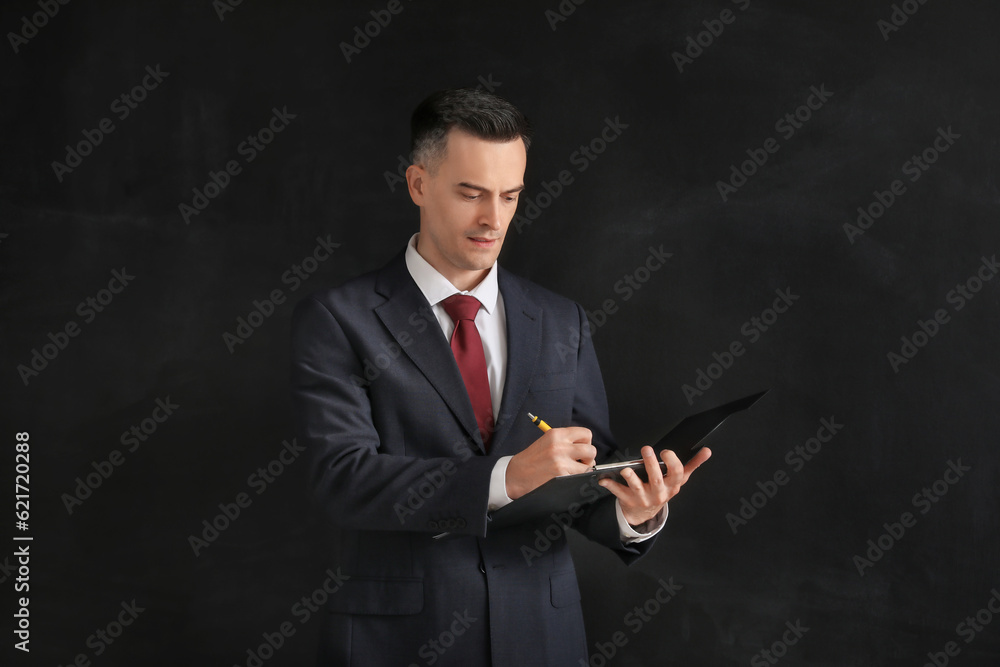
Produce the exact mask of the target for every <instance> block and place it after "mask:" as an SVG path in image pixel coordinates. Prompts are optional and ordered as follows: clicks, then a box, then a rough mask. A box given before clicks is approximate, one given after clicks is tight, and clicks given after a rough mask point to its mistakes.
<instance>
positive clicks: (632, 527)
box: [292, 89, 710, 667]
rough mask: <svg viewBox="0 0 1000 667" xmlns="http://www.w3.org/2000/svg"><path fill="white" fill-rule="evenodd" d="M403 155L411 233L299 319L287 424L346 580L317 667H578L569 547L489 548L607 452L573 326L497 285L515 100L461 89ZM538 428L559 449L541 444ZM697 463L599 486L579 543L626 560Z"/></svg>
mask: <svg viewBox="0 0 1000 667" xmlns="http://www.w3.org/2000/svg"><path fill="white" fill-rule="evenodd" d="M412 133H413V136H412V143H413V146H412V149H413V154H412V159H413V165H412V166H411V167H409V169H408V170H407V172H406V178H407V185H408V188H409V192H410V197H411V198H412V199H413V202H414V203H415V204H416V205H417V206H418V207H419V208H420V231H419V233H417V234H415V235H414V236H413V237H412V238H411V239H410V241H409V243H408V244H407V246H406V249H405V251H403V252H400V253H399V254H398V255H397V256H396V257H395V258H394V259H393V260H392V261H391V262H389V264H387V265H386V266H384V267H382V268H381V269H379V270H378V271H375V272H373V273H370V274H367V275H364V276H361V277H359V278H356V279H354V280H352V281H349V282H348V283H346V284H344V285H342V286H340V287H338V288H335V289H332V290H328V291H325V292H321V293H318V294H315V295H312V296H311V297H309V298H307V299H305V300H304V301H303V302H302V303H300V304H299V305H298V307H297V308H296V311H295V316H294V322H293V336H292V395H293V402H294V408H295V417H296V420H297V424H298V429H299V434H300V438H301V440H302V441H303V442H304V444H305V446H306V447H307V448H308V451H309V454H310V457H311V459H312V462H313V465H314V468H313V485H314V491H315V494H316V496H317V498H318V500H319V502H320V503H321V505H322V507H323V508H324V510H325V511H326V513H327V515H328V516H329V518H330V520H331V522H332V523H333V525H334V526H335V529H336V531H337V532H336V535H335V538H336V539H335V540H334V542H335V544H336V553H334V554H331V559H332V562H333V563H334V564H336V565H338V566H339V567H340V568H341V570H342V571H343V573H344V574H345V575H346V577H347V579H346V581H345V583H344V585H343V587H342V588H341V589H340V590H339V591H338V592H337V593H335V594H333V595H332V596H331V600H330V603H329V607H328V611H329V616H328V619H327V620H326V623H327V626H326V628H324V639H323V646H322V649H321V657H320V662H319V664H321V665H338V666H339V665H352V666H364V667H379V666H381V665H386V666H390V665H391V666H392V667H400V666H403V667H405V666H407V665H431V664H435V665H461V666H463V667H475V666H478V665H493V667H513V666H515V665H516V666H518V667H525V666H528V665H544V666H546V667H552V666H560V665H566V666H570V665H572V666H573V667H576V666H577V665H579V664H586V661H587V648H586V639H585V636H584V630H583V620H582V614H581V609H580V593H579V589H578V587H577V582H576V574H575V571H574V568H573V562H572V559H571V556H570V553H569V548H568V546H567V543H566V539H565V537H564V536H560V537H559V538H558V539H556V540H554V544H553V545H552V546H551V547H550V548H549V549H548V550H546V551H544V553H543V552H537V551H530V552H529V553H530V554H531V555H530V557H526V556H525V553H526V552H525V550H524V549H523V547H526V546H530V545H532V544H534V542H535V541H536V539H537V535H536V534H535V531H537V530H539V528H545V526H546V524H545V523H544V522H540V523H528V524H524V525H518V526H514V527H506V528H491V527H490V511H491V510H494V509H496V508H498V507H500V506H502V505H504V504H506V503H508V502H510V501H511V500H512V499H516V498H518V497H520V496H522V495H524V494H525V493H527V492H528V491H530V490H532V489H534V488H536V487H538V486H540V485H541V484H543V483H544V482H545V481H547V480H549V479H551V478H552V477H554V476H557V475H564V474H572V473H579V472H584V471H586V470H587V469H589V468H590V467H591V466H592V465H593V464H594V462H595V461H597V460H601V459H605V458H607V457H608V456H609V455H610V453H611V452H612V450H613V441H612V437H611V433H610V431H609V428H608V409H607V400H606V397H605V393H604V386H603V381H602V379H601V374H600V370H599V368H598V364H597V359H596V356H595V354H594V349H593V345H592V343H591V340H590V336H589V329H588V325H587V319H586V316H585V314H584V311H583V309H582V308H581V307H580V306H579V305H577V304H575V303H573V302H571V301H569V300H567V299H565V298H563V297H559V296H557V295H555V294H553V293H551V292H549V291H548V290H545V289H543V288H541V287H539V286H537V285H535V284H533V283H530V282H528V281H525V280H523V279H521V278H518V277H516V276H514V275H511V274H510V273H507V272H506V271H504V270H503V269H500V268H499V267H498V266H497V262H496V260H497V256H498V254H499V252H500V248H501V246H502V245H503V242H504V240H505V238H506V233H507V229H508V225H509V224H510V221H511V219H512V217H513V216H514V211H515V208H516V206H517V200H518V195H519V193H520V192H521V191H522V190H523V188H524V183H523V179H524V170H525V163H526V155H527V149H528V146H529V143H530V129H529V126H528V123H527V121H526V120H525V118H524V117H523V116H522V115H521V113H520V112H519V111H518V110H517V109H516V108H514V107H513V106H512V105H510V104H509V103H508V102H506V101H505V100H503V99H501V98H499V97H497V96H495V95H492V94H489V93H485V92H480V91H475V90H468V89H462V90H450V91H442V92H439V93H435V94H433V95H431V96H430V97H429V98H427V99H426V100H425V101H424V102H423V103H421V104H420V105H419V106H418V107H417V109H416V110H415V111H414V114H413V119H412ZM455 295H459V296H457V297H456V296H455ZM529 410H530V411H531V412H534V413H535V414H538V415H540V416H543V417H544V418H545V419H546V420H547V421H548V422H550V423H551V424H553V425H555V426H557V428H553V429H551V430H549V431H548V432H545V433H544V434H541V431H539V430H538V429H537V427H536V426H534V425H533V424H532V423H531V421H530V420H529V419H528V417H527V416H526V413H527V412H528V411H529ZM540 434H541V435H540ZM709 455H710V452H708V451H707V450H702V453H700V454H699V455H698V456H697V457H695V458H694V459H692V460H691V461H690V462H689V463H688V465H687V466H686V467H685V466H682V465H681V463H680V461H679V460H678V459H677V457H676V456H675V455H674V454H673V453H672V452H664V454H663V460H664V461H665V462H666V465H667V474H666V476H662V475H661V473H660V469H659V465H658V461H656V459H655V456H654V454H653V452H652V449H651V448H649V447H646V448H644V449H643V457H644V459H645V461H646V469H647V471H648V472H649V479H650V481H649V483H643V482H642V481H640V480H639V478H638V476H637V475H635V474H634V473H631V471H629V474H628V475H627V477H626V481H627V485H622V484H617V483H615V482H611V481H603V482H602V485H605V486H606V488H608V489H609V490H610V491H611V493H612V494H613V495H614V497H611V496H609V497H608V498H606V499H604V500H602V501H599V502H597V503H595V504H593V505H592V506H590V508H589V509H588V511H586V512H585V513H584V514H583V515H582V516H581V517H579V518H578V519H576V520H575V521H574V523H573V527H574V528H575V529H577V530H579V531H580V532H582V533H583V534H585V535H587V536H588V537H589V538H590V539H592V540H595V541H597V542H599V543H601V544H604V545H606V546H608V547H609V548H611V549H613V550H615V551H616V552H617V553H618V554H619V555H620V556H621V557H622V559H623V560H625V561H626V562H629V561H632V560H634V559H635V558H638V557H639V556H640V555H641V554H642V553H644V552H645V551H646V550H648V548H649V546H650V544H651V542H650V541H649V538H650V537H652V535H653V534H655V532H656V531H657V530H659V528H660V526H661V525H662V523H663V521H664V520H665V517H666V502H667V500H668V499H669V498H670V497H672V496H673V495H674V494H676V493H677V492H678V490H679V489H680V487H681V485H683V484H684V482H685V481H687V478H688V476H689V475H690V474H691V472H692V471H693V470H694V469H695V468H697V467H698V465H700V464H701V463H702V462H703V461H704V460H706V459H707V458H708V456H709ZM550 532H551V531H550ZM443 534H444V535H443ZM581 660H582V661H583V663H581V662H580V661H581Z"/></svg>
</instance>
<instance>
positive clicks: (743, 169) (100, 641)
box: [0, 0, 1000, 667]
mask: <svg viewBox="0 0 1000 667" xmlns="http://www.w3.org/2000/svg"><path fill="white" fill-rule="evenodd" d="M998 18H1000V12H998V10H997V8H996V6H995V4H994V3H989V2H986V1H985V0H980V1H978V2H975V1H971V0H969V1H966V2H955V3H944V2H923V1H921V2H918V1H917V0H903V1H901V2H895V3H893V2H889V1H888V0H886V1H885V2H858V1H853V0H852V1H847V2H840V3H810V2H788V1H781V0H771V1H767V0H734V1H733V2H727V1H723V0H717V1H715V2H706V3H695V2H687V1H685V2H674V3H662V2H652V1H645V2H631V3H597V2H582V0H575V1H570V0H562V1H558V0H551V1H550V2H535V3H529V2H521V1H513V2H505V3H478V4H476V3H417V2H410V1H409V0H401V1H400V2H398V3H394V2H382V1H381V0H375V1H373V2H371V3H363V2H339V3H335V4H334V3H321V2H285V3H278V2H269V3H265V2H259V1H258V2H254V1H246V2H240V1H238V0H215V1H214V2H211V1H209V0H204V1H202V2H155V3H125V2H89V3H84V2H66V3H61V2H56V1H55V0H38V1H36V2H31V1H29V0H19V1H18V2H9V3H5V4H4V6H3V8H2V10H0V27H2V28H3V32H4V34H5V42H6V43H5V45H4V47H2V48H3V49H4V51H5V52H4V55H3V65H2V68H3V79H2V81H3V104H2V105H0V118H2V125H0V126H2V137H3V138H2V142H3V143H2V151H0V155H2V159H0V207H2V208H0V320H2V340H3V344H2V355H3V364H2V371H3V372H2V374H0V376H2V379H0V382H2V391H3V401H2V408H0V410H2V413H3V419H2V423H3V431H2V439H3V442H4V443H5V444H4V447H3V448H2V450H3V453H2V456H0V460H2V463H0V467H2V469H3V470H4V471H5V472H4V479H5V480H6V483H5V485H4V488H5V491H4V497H3V503H4V505H5V506H6V507H10V506H11V505H14V503H15V500H16V499H15V497H14V496H15V492H16V488H15V487H14V484H15V477H14V476H15V474H16V473H17V472H18V469H17V467H16V466H17V465H18V464H21V463H22V462H21V461H18V460H17V459H15V456H16V453H17V444H18V435H17V434H18V433H27V434H28V436H22V439H23V438H27V439H28V441H29V447H28V449H30V462H29V463H28V466H29V467H30V485H29V486H30V511H29V522H27V523H28V524H29V525H28V528H27V530H24V531H21V530H18V528H17V525H16V521H17V520H19V519H17V516H16V515H15V517H10V515H8V519H7V521H8V523H6V524H5V529H4V533H5V540H6V544H7V546H5V547H4V548H3V551H2V552H0V559H2V560H0V564H2V565H3V570H2V572H0V579H2V590H3V592H4V607H3V609H4V616H5V619H6V621H5V622H4V624H3V627H5V628H10V629H17V627H18V624H19V623H20V622H21V621H20V619H18V618H16V617H15V616H14V614H17V613H20V612H19V609H20V606H19V604H18V599H19V598H20V597H21V596H22V594H21V593H19V592H18V589H17V586H18V585H19V582H18V578H19V576H20V575H19V573H18V567H19V565H18V563H17V556H16V555H15V554H16V552H17V550H18V549H21V548H23V547H24V545H25V544H30V565H29V566H28V567H29V570H30V572H29V579H28V583H30V594H28V597H30V603H29V605H28V609H29V612H30V633H31V634H30V638H31V642H30V648H31V652H30V655H27V654H24V653H23V652H21V651H17V650H15V649H14V647H13V645H14V643H15V642H16V641H17V636H16V635H14V634H12V633H11V632H10V631H9V630H8V631H5V633H4V636H5V637H6V639H5V644H6V645H5V647H4V650H5V651H7V652H8V653H7V655H8V656H10V657H9V658H8V659H5V664H32V665H35V664H37V665H42V664H46V665H50V664H60V665H68V664H73V662H74V660H78V658H77V656H80V655H83V656H84V658H83V659H84V660H91V661H92V662H93V664H95V665H97V664H100V665H108V666H110V665H136V664H142V665H174V664H192V665H209V664H227V665H228V664H233V665H236V664H240V665H243V664H247V663H248V660H250V658H248V651H251V652H252V651H255V650H257V649H258V647H259V646H260V645H261V644H262V642H265V639H266V637H265V635H266V633H273V632H274V631H275V630H276V629H277V628H279V627H280V626H281V624H282V623H285V622H289V623H291V624H292V626H291V627H292V628H293V629H294V630H295V632H294V634H293V635H292V636H290V637H287V638H285V639H284V640H283V641H282V645H281V646H280V648H277V649H276V650H275V655H274V657H272V658H271V659H269V660H267V661H266V662H265V664H281V665H306V664H312V660H313V656H314V652H315V647H316V638H317V635H318V630H319V627H318V626H319V622H318V621H316V620H315V617H314V615H313V614H312V613H311V612H310V613H307V611H306V610H307V607H304V606H302V605H300V604H299V603H300V600H301V598H302V597H303V596H308V595H309V594H311V593H312V592H313V591H314V590H315V589H316V588H317V587H318V586H321V584H322V583H323V582H324V581H325V580H326V579H327V578H328V577H329V576H330V575H329V574H328V568H329V567H330V564H329V563H326V562H325V560H324V558H323V553H324V540H323V538H322V534H323V521H322V519H321V518H320V516H319V513H318V512H317V511H316V510H315V509H313V508H311V507H310V505H309V503H308V500H307V494H306V493H305V491H304V489H305V487H306V486H307V483H308V480H307V475H306V472H307V471H306V466H305V464H303V463H301V460H300V459H299V458H297V456H296V454H297V452H296V449H295V443H294V442H293V440H292V439H293V437H294V435H293V428H292V424H291V420H290V417H289V401H288V396H287V394H288V391H287V347H288V324H289V317H290V314H291V311H292V308H293V304H294V302H296V301H297V300H298V299H300V298H302V297H303V296H304V295H305V294H307V293H308V292H310V291H312V290H315V289H320V288H322V287H325V286H332V285H335V284H338V283H340V282H343V281H344V280H347V279H348V278H350V277H353V276H355V275H358V274H359V273H361V272H363V271H366V270H369V269H372V268H375V267H378V266H380V265H381V264H383V263H384V262H385V261H386V260H388V259H389V258H390V257H391V256H392V255H394V254H396V253H397V252H398V251H399V250H400V249H401V248H402V246H403V244H404V243H405V241H406V239H407V238H408V237H409V235H410V234H411V233H412V232H413V231H415V230H416V224H417V217H416V210H415V208H414V207H413V205H412V203H411V202H410V201H409V198H408V196H407V193H406V190H405V187H404V186H402V185H401V184H400V179H399V170H400V169H401V168H402V167H405V164H406V155H407V151H408V140H409V137H408V120H409V114H410V112H411V110H412V109H413V107H414V106H415V105H416V104H417V103H418V102H419V101H420V100H421V99H422V98H423V97H424V96H425V95H426V94H427V93H428V92H430V91H432V90H436V89H440V88H444V87H451V86H462V85H471V86H477V85H478V86H485V87H489V88H490V89H491V90H495V91H496V92H497V93H498V94H501V95H503V96H505V97H507V98H508V99H510V100H511V101H513V102H514V103H515V104H517V105H518V106H519V107H520V108H522V109H523V110H524V111H525V113H526V114H527V115H528V116H529V117H530V118H531V120H532V122H533V124H534V126H535V128H536V137H535V141H534V143H533V145H532V147H531V150H530V151H529V161H528V171H527V174H526V185H527V190H526V192H525V194H524V198H523V200H522V203H521V205H520V209H519V211H518V215H517V217H516V218H515V221H514V223H513V225H514V226H513V229H512V232H511V234H510V235H509V237H508V240H507V243H506V244H505V248H504V252H503V254H502V255H501V263H502V264H503V265H504V266H505V267H507V268H508V269H510V270H512V271H514V272H515V273H519V274H521V275H524V276H526V277H528V278H530V279H532V280H534V281H536V282H539V283H541V284H543V285H545V286H546V287H549V288H551V289H553V290H555V291H557V292H559V293H562V294H565V295H566V296H568V297H571V298H573V299H575V300H576V301H578V302H579V303H580V304H582V305H583V307H584V308H586V309H587V310H588V311H589V312H590V316H591V322H592V324H593V327H594V341H595V345H596V347H597V352H598V356H599V359H600V361H601V365H602V370H603V373H604V378H605V384H606V386H607V389H608V394H609V397H610V408H611V415H612V420H613V421H612V426H613V427H614V429H615V431H616V435H617V436H618V438H619V440H620V441H621V442H623V443H626V444H634V445H638V444H641V443H642V442H643V441H644V439H645V438H649V437H651V436H652V435H654V432H655V431H656V430H657V429H658V428H659V427H660V426H662V424H663V423H665V422H666V423H669V422H673V421H676V420H678V419H680V418H681V417H683V416H684V415H685V414H689V413H691V412H695V411H697V410H699V409H704V408H707V407H711V406H712V405H716V404H720V403H723V402H725V401H726V400H731V399H733V398H737V397H739V396H743V395H746V394H748V393H751V392H753V391H756V390H758V389H762V388H766V387H769V388H770V389H771V392H770V393H769V394H768V396H767V397H766V399H765V400H762V401H761V403H760V404H758V405H757V406H755V408H754V409H753V410H752V411H751V412H749V413H747V414H746V415H743V416H742V418H741V419H740V420H739V423H738V424H736V423H734V424H732V425H727V427H726V428H724V429H720V430H719V431H718V432H716V433H715V434H713V435H712V436H711V442H710V445H711V446H713V448H714V450H715V456H714V457H713V458H712V460H711V461H710V462H709V463H707V464H706V465H705V466H704V467H703V468H702V469H701V470H700V471H699V472H698V474H697V475H696V476H695V477H693V478H692V481H691V482H690V484H689V486H688V487H687V488H685V490H684V491H683V492H682V494H681V495H680V496H678V498H677V499H676V500H675V501H673V502H672V503H671V510H670V512H671V515H670V519H669V521H668V524H667V527H666V528H665V532H664V534H663V535H662V536H661V537H660V539H659V542H658V544H657V545H656V547H655V549H654V551H653V552H652V553H651V554H650V555H649V556H647V557H646V558H644V559H642V560H640V561H639V562H638V563H637V564H635V565H634V566H633V567H631V568H626V567H624V566H623V565H622V564H621V563H620V562H619V561H618V560H617V559H616V558H615V557H614V556H613V555H612V554H610V553H609V552H607V551H604V550H602V549H600V548H599V547H596V546H594V545H592V544H590V543H588V542H586V541H585V540H583V539H582V538H581V539H578V538H577V537H576V536H573V537H572V539H573V542H572V546H573V549H574V553H575V555H576V562H577V566H578V574H579V580H580V585H581V588H582V591H583V595H584V611H585V619H586V625H587V632H588V641H589V642H590V648H591V653H592V658H591V661H590V664H591V665H593V666H594V667H598V666H600V665H652V664H657V665H659V664H694V665H717V664H747V663H748V662H749V663H750V664H752V665H763V664H776V663H777V662H778V661H780V662H781V664H788V665H792V664H808V665H838V666H841V665H881V664H913V665H922V664H925V663H926V664H952V663H954V664H962V665H987V664H990V665H992V664H995V663H996V660H997V658H998V656H1000V627H998V625H1000V623H998V622H996V620H995V616H996V610H997V609H1000V594H998V593H997V590H998V588H997V587H998V586H1000V580H998V578H997V577H998V570H997V563H998V562H1000V531H998V520H997V514H996V510H997V507H998V500H1000V497H998V494H1000V492H998V490H997V489H998V488H1000V485H998V484H997V482H998V472H1000V468H998V463H997V456H996V454H995V452H996V447H997V444H998V440H997V435H996V434H997V432H998V431H1000V417H998V411H997V410H996V405H997V403H998V400H1000V382H998V377H1000V365H998V362H1000V357H998V354H997V352H996V348H995V344H996V341H997V339H998V334H1000V326H998V317H997V312H998V311H997V306H998V301H1000V280H994V278H995V277H996V275H997V273H998V271H1000V267H998V265H997V260H996V255H997V253H998V251H1000V233H998V231H997V220H998V216H997V213H998V202H1000V195H998V190H997V174H998V167H1000V163H998V140H997V132H996V129H995V124H996V111H997V108H998V103H1000V85H998V84H1000V77H998V71H1000V70H998V68H997V65H996V63H997V57H998V55H1000V53H998V50H997V46H996V39H995V34H994V33H995V32H996V30H995V29H996V26H997V25H998ZM654 257H656V258H659V259H657V260H656V261H653V259H651V258H654ZM653 267H655V268H653ZM269 466H270V470H269ZM22 470H26V468H22ZM220 505H221V508H220ZM15 510H16V511H20V509H19V508H16V507H15ZM237 511H239V514H238V516H237V515H236V512H237ZM213 522H214V523H215V524H216V529H218V530H217V536H216V537H214V538H212V539H211V540H209V539H208V538H209V537H211V536H212V535H213V534H215V533H213V531H212V530H210V529H208V528H207V527H206V523H207V524H208V525H211V524H212V523H213ZM15 536H20V537H24V536H30V537H33V540H32V541H31V542H27V541H16V540H13V539H12V538H13V537H15ZM192 536H200V537H199V539H200V540H202V542H203V543H202V542H199V541H198V540H197V539H195V540H192ZM334 574H336V572H335V571H334ZM22 583H23V582H22ZM664 586H669V587H670V588H669V589H668V588H664ZM661 589H662V591H667V590H670V594H669V596H666V597H665V596H663V595H661V598H662V599H668V600H669V601H668V602H666V603H662V602H661V601H660V600H659V599H657V598H656V597H655V596H654V595H653V592H655V591H657V590H661ZM662 591H661V592H662ZM296 605H299V606H296ZM116 623H120V625H115V624H116ZM976 628H978V629H976ZM99 631H100V632H104V633H105V635H104V637H106V639H105V638H102V636H101V635H100V634H99V633H98V632H99ZM80 664H82V662H81V663H80Z"/></svg>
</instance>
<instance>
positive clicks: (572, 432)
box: [552, 426, 593, 445]
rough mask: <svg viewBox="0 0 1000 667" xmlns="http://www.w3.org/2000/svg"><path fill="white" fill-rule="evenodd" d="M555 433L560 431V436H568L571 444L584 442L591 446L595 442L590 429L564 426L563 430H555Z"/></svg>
mask: <svg viewBox="0 0 1000 667" xmlns="http://www.w3.org/2000/svg"><path fill="white" fill-rule="evenodd" d="M552 430H553V431H560V432H561V433H560V435H563V436H566V437H567V438H568V439H569V441H570V442H582V443H584V444H587V445H589V444H590V443H591V441H592V440H593V435H592V434H591V432H590V429H589V428H584V427H583V426H564V427H562V428H554V429H552Z"/></svg>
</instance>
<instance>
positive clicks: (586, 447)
mask: <svg viewBox="0 0 1000 667" xmlns="http://www.w3.org/2000/svg"><path fill="white" fill-rule="evenodd" d="M568 455H569V456H570V458H573V459H575V460H577V461H582V462H584V463H586V462H587V461H590V464H591V465H593V464H594V460H595V459H596V458H597V447H594V446H593V445H590V444H584V443H580V442H574V443H573V444H572V445H571V446H570V447H569V449H568Z"/></svg>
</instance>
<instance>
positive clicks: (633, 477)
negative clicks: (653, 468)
mask: <svg viewBox="0 0 1000 667" xmlns="http://www.w3.org/2000/svg"><path fill="white" fill-rule="evenodd" d="M621 474H622V479H624V480H625V483H626V484H628V488H630V489H632V490H633V491H635V492H636V493H637V494H640V495H639V497H640V498H642V497H644V496H645V492H646V488H645V485H644V484H643V481H642V479H641V478H640V477H639V473H637V472H636V471H635V470H632V469H631V468H625V469H624V470H622V473H621Z"/></svg>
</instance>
